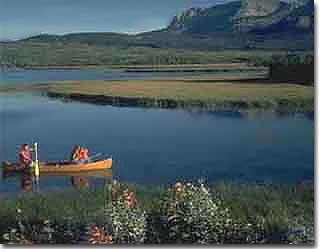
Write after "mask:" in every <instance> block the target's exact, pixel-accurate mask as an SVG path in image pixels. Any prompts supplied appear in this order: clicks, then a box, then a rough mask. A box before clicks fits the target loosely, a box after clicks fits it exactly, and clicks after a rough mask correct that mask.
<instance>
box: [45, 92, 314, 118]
mask: <svg viewBox="0 0 319 249" xmlns="http://www.w3.org/2000/svg"><path fill="white" fill-rule="evenodd" d="M44 94H45V95H46V96H48V97H49V98H55V99H63V100H67V99H68V100H70V101H77V102H81V103H90V104H95V105H111V106H119V107H143V108H162V109H192V108H194V109H199V110H202V111H229V112H238V111H239V112H241V111H243V112H253V111H262V112H267V111H274V112H276V113H304V114H307V113H310V114H311V113H314V110H313V109H311V108H307V107H305V106H307V102H305V103H304V104H301V105H298V104H296V105H292V103H290V102H289V101H286V100H284V99H282V100H279V101H278V102H277V103H274V102H268V101H264V102H262V101H260V102H258V101H255V102H246V101H244V100H228V101H212V102H207V101H202V100H195V99H194V100H182V99H181V100H176V99H169V98H155V97H153V98H152V97H127V96H111V95H89V94H79V93H61V92H54V91H47V92H45V93H44ZM303 105H304V106H303Z"/></svg>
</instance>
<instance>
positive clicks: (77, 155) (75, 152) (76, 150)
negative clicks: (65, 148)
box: [71, 145, 81, 162]
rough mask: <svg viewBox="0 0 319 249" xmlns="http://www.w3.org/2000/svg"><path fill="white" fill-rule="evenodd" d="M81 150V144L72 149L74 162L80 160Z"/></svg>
mask: <svg viewBox="0 0 319 249" xmlns="http://www.w3.org/2000/svg"><path fill="white" fill-rule="evenodd" d="M80 150H81V147H80V146H79V145H77V146H75V148H74V149H73V151H72V156H71V161H73V162H78V161H80Z"/></svg>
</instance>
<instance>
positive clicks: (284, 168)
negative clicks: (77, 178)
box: [0, 95, 314, 192]
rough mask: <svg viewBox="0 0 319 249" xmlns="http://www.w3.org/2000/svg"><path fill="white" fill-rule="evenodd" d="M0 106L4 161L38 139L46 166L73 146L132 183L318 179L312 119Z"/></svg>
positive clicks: (54, 104)
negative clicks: (110, 164) (108, 162)
mask: <svg viewBox="0 0 319 249" xmlns="http://www.w3.org/2000/svg"><path fill="white" fill-rule="evenodd" d="M0 100H1V103H0V104H1V106H2V107H3V106H5V113H4V112H3V109H1V113H0V114H1V119H2V120H4V121H2V122H1V124H0V125H1V136H2V137H1V140H2V141H1V144H2V148H1V149H2V150H1V154H0V155H1V156H0V160H1V161H2V160H16V154H17V152H18V149H19V145H20V144H23V143H31V142H34V141H37V142H39V143H40V159H41V160H57V159H67V158H69V153H70V151H71V149H72V147H73V146H74V145H75V144H82V145H84V146H88V147H89V148H90V149H91V151H92V152H93V153H97V152H104V153H109V154H112V156H113V158H114V159H115V168H114V172H113V173H114V175H115V178H116V179H120V180H121V181H128V182H135V183H146V184H157V183H161V184H168V183H172V182H174V181H175V180H178V179H182V180H183V179H185V180H188V179H190V180H197V179H199V178H205V179H207V180H208V181H210V182H212V181H216V180H229V179H232V180H243V181H270V182H272V181H273V182H298V181H302V180H309V179H310V180H311V179H313V178H314V174H313V172H314V121H313V120H312V119H308V118H303V117H298V118H295V117H289V116H284V117H278V116H275V115H272V116H269V117H267V116H266V117H263V118H261V117H258V116H257V117H255V118H246V117H244V116H242V115H240V114H236V113H200V112H188V111H183V110H164V109H142V108H126V107H111V106H95V105H91V104H81V103H76V102H72V103H63V102H61V101H59V100H52V99H51V100H50V99H47V98H45V97H40V96H24V95H16V96H11V97H3V96H1V97H0ZM4 124H5V126H4ZM4 130H5V134H6V135H5V136H4V137H3V135H2V134H3V131H4ZM3 143H5V147H4V148H3ZM56 181H57V182H59V181H58V180H56ZM6 184H7V183H6ZM6 184H4V183H1V182H0V192H1V191H4V189H8V188H13V186H11V185H10V183H8V185H6ZM11 184H12V185H15V184H14V183H11ZM43 184H45V183H43ZM9 185H10V187H9ZM57 186H59V184H58V183H57Z"/></svg>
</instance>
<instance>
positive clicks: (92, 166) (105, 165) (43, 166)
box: [3, 158, 113, 174]
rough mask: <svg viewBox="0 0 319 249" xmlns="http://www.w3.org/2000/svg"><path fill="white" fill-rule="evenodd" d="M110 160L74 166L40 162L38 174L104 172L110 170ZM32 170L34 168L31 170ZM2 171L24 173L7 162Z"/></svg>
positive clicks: (73, 164) (64, 163) (71, 164)
mask: <svg viewBox="0 0 319 249" xmlns="http://www.w3.org/2000/svg"><path fill="white" fill-rule="evenodd" d="M112 163H113V161H112V158H108V159H105V160H100V161H96V162H91V163H83V164H76V163H70V162H63V163H61V162H50V163H43V162H40V165H39V169H40V174H43V173H72V172H83V171H97V170H105V169H111V168H112ZM32 170H34V168H32ZM3 171H5V172H19V171H25V170H24V169H21V168H20V167H19V166H17V164H11V163H9V162H5V163H4V164H3Z"/></svg>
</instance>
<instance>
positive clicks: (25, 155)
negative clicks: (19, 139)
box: [19, 144, 32, 168]
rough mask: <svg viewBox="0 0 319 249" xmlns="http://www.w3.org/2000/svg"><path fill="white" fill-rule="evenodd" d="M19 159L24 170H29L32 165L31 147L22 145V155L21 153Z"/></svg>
mask: <svg viewBox="0 0 319 249" xmlns="http://www.w3.org/2000/svg"><path fill="white" fill-rule="evenodd" d="M19 157H20V163H21V165H22V167H23V168H27V167H29V166H30V165H31V163H32V156H31V152H30V148H29V145H27V144H24V145H22V147H21V150H20V153H19Z"/></svg>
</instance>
